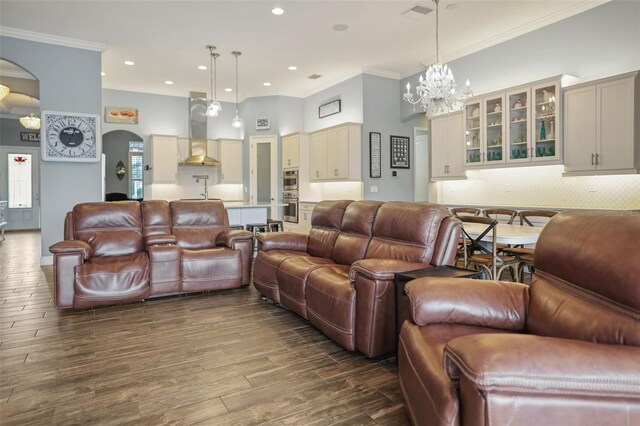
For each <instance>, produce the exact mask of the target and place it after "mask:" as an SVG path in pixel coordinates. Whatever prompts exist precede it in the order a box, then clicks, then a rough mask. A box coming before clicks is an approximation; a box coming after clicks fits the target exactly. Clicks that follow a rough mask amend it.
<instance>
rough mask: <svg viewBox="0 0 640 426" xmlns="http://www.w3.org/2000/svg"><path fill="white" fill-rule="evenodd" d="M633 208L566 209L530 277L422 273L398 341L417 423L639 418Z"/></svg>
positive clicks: (637, 230)
mask: <svg viewBox="0 0 640 426" xmlns="http://www.w3.org/2000/svg"><path fill="white" fill-rule="evenodd" d="M639 259H640V215H638V214H637V213H636V214H631V213H629V212H621V213H619V214H615V213H612V212H595V211H583V212H565V213H561V214H559V215H557V216H555V217H554V218H553V219H551V221H549V223H548V224H547V225H546V226H545V228H544V230H543V231H542V234H541V235H540V239H539V240H538V243H537V245H536V251H535V273H534V275H533V278H532V283H531V286H530V287H529V286H525V285H522V284H517V283H510V282H498V281H479V280H462V279H458V280H452V279H428V278H426V279H425V278H422V279H419V280H414V281H412V282H410V283H408V284H407V286H406V287H405V292H406V293H407V295H408V297H409V299H410V302H411V313H410V317H411V320H407V321H405V323H404V325H403V326H402V331H401V334H400V343H399V349H398V363H399V375H400V385H401V389H402V394H403V396H404V400H405V403H406V407H407V411H408V413H409V417H410V418H411V420H412V422H413V424H416V425H464V426H469V425H507V424H508V425H525V426H526V425H580V426H587V425H598V426H605V425H639V424H640V260H639Z"/></svg>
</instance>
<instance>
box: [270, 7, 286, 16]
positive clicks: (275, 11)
mask: <svg viewBox="0 0 640 426" xmlns="http://www.w3.org/2000/svg"><path fill="white" fill-rule="evenodd" d="M271 13H273V14H274V15H282V14H284V9H282V8H281V7H274V8H273V9H271Z"/></svg>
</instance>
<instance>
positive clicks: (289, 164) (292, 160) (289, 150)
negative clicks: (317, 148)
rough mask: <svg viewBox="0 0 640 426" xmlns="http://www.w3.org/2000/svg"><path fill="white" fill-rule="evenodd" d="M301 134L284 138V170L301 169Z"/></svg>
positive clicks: (293, 134)
mask: <svg viewBox="0 0 640 426" xmlns="http://www.w3.org/2000/svg"><path fill="white" fill-rule="evenodd" d="M299 158H300V134H299V133H292V134H290V135H286V136H283V137H282V169H283V170H287V169H298V168H299V167H300V160H299Z"/></svg>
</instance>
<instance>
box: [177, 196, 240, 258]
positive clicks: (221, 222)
mask: <svg viewBox="0 0 640 426" xmlns="http://www.w3.org/2000/svg"><path fill="white" fill-rule="evenodd" d="M169 207H170V211H171V232H172V234H173V235H175V236H176V238H177V240H178V245H179V246H180V247H182V248H186V249H192V250H200V249H207V248H213V247H215V246H216V240H217V238H218V235H219V234H220V233H222V232H226V231H228V230H229V216H228V215H227V210H226V209H225V208H224V205H223V204H222V202H221V201H172V202H171V203H169Z"/></svg>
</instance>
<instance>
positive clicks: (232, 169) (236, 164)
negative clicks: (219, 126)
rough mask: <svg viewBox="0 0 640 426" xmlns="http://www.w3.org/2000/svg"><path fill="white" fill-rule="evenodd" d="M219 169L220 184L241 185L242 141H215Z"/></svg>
mask: <svg viewBox="0 0 640 426" xmlns="http://www.w3.org/2000/svg"><path fill="white" fill-rule="evenodd" d="M216 141H217V142H218V157H219V158H217V159H218V160H219V161H220V162H221V163H222V166H221V167H220V183H242V140H241V139H216Z"/></svg>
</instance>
